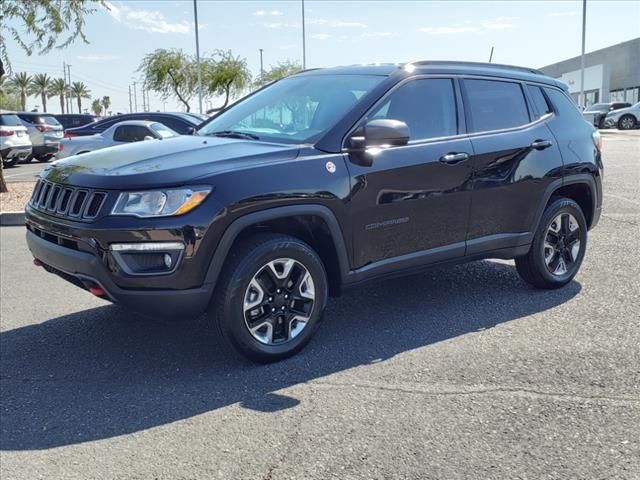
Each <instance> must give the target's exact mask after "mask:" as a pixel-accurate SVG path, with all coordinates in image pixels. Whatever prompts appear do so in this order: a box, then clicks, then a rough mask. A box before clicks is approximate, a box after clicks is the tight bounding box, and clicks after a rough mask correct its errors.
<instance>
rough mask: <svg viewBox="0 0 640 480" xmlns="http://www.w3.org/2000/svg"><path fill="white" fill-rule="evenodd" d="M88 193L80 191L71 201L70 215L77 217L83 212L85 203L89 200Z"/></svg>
mask: <svg viewBox="0 0 640 480" xmlns="http://www.w3.org/2000/svg"><path fill="white" fill-rule="evenodd" d="M87 195H88V192H87V191H86V190H78V191H77V192H76V195H75V196H74V197H73V200H71V208H70V209H69V215H71V216H72V217H77V216H79V215H80V213H81V212H82V209H83V207H84V202H85V201H86V200H87Z"/></svg>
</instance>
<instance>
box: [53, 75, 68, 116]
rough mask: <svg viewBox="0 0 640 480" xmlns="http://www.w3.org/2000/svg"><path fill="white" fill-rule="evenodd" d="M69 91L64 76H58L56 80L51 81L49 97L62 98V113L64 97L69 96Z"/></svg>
mask: <svg viewBox="0 0 640 480" xmlns="http://www.w3.org/2000/svg"><path fill="white" fill-rule="evenodd" d="M68 91H69V88H68V87H67V84H66V82H65V81H64V80H63V79H62V78H56V79H55V80H52V81H51V85H50V86H49V97H59V98H60V112H61V113H64V99H65V98H66V97H67V93H68Z"/></svg>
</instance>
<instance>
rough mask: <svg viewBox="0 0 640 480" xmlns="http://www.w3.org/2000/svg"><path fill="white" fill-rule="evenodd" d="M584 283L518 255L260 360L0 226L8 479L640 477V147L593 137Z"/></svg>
mask: <svg viewBox="0 0 640 480" xmlns="http://www.w3.org/2000/svg"><path fill="white" fill-rule="evenodd" d="M604 137H605V139H604V155H605V165H606V172H605V208H604V213H603V216H602V219H601V220H600V224H599V226H598V227H597V228H596V229H595V230H594V231H592V232H591V235H590V237H589V246H588V251H587V257H586V259H585V263H584V265H583V267H582V270H581V272H580V273H579V274H578V276H577V277H576V279H575V281H573V282H572V283H571V284H569V285H568V286H567V287H565V288H564V289H561V290H556V291H536V290H532V289H530V288H528V287H527V286H526V285H525V284H524V283H523V282H522V281H521V280H520V279H519V277H518V276H517V274H516V272H515V269H514V268H513V266H512V263H511V262H492V261H484V262H475V263H472V264H469V265H462V266H456V267H448V268H439V269H434V270H431V271H429V272H428V273H426V274H422V275H416V276H412V277H408V278H403V279H396V280H391V281H385V282H382V283H376V284H370V285H367V286H364V287H362V288H359V289H357V290H353V291H350V292H349V293H347V294H345V295H344V296H343V297H341V298H339V299H334V300H333V301H331V302H330V304H329V307H328V311H327V314H326V316H325V321H324V325H323V326H322V328H321V330H320V332H319V333H318V335H317V336H316V338H315V339H314V341H312V343H311V344H310V345H309V347H308V348H307V349H306V350H304V351H303V352H302V353H301V354H299V355H298V356H296V357H294V358H292V359H289V360H286V361H284V362H280V363H277V364H272V365H266V366H256V365H252V364H249V363H247V362H245V361H243V360H241V359H238V358H236V357H234V356H232V354H231V352H230V351H229V350H228V349H227V347H226V346H225V345H224V344H223V343H222V341H221V339H219V338H218V337H217V335H216V332H215V329H213V328H211V327H210V326H209V325H208V324H207V322H206V321H204V320H203V319H200V320H198V321H188V320H186V319H175V321H172V322H162V323H161V322H154V321H150V320H147V319H145V318H142V317H138V316H136V315H134V314H131V313H129V312H127V311H126V310H124V309H122V308H120V307H117V306H114V305H110V304H108V303H106V302H104V301H101V300H98V299H95V298H93V297H91V296H90V295H89V294H88V293H85V292H83V291H80V290H79V289H77V288H76V287H73V286H71V285H69V284H67V283H65V282H64V281H63V280H60V279H58V278H56V277H54V276H51V275H48V274H46V273H45V272H44V271H42V270H41V269H37V268H35V267H33V266H32V265H31V256H30V255H29V253H28V251H27V248H26V245H25V242H24V240H23V229H22V228H19V227H2V228H1V229H0V242H1V250H0V255H1V262H0V263H1V270H0V274H1V275H0V284H1V286H0V288H1V290H0V293H1V299H2V300H1V306H0V316H1V325H0V327H1V329H0V360H1V363H0V370H1V372H0V373H1V390H0V392H1V393H0V407H1V408H0V420H1V422H0V460H1V461H0V477H1V478H2V479H34V478H65V479H66V478H68V479H72V478H82V479H86V478H100V479H111V478H114V479H115V478H118V479H125V478H126V479H132V478H140V479H143V478H144V479H147V478H149V479H151V478H154V479H155V478H157V479H195V478H221V479H234V478H247V479H254V478H255V479H280V478H318V479H326V478H339V479H352V478H372V479H373V478H375V479H388V478H421V479H426V478H448V479H452V478H478V479H480V478H482V479H485V478H495V479H498V478H509V479H514V478H531V479H541V478H562V479H568V478H623V479H638V478H640V435H639V433H638V432H640V347H639V345H640V321H639V320H640V313H639V312H640V242H639V241H638V238H639V234H640V228H639V216H640V215H639V214H640V196H639V193H638V191H639V189H638V187H639V186H640V136H637V135H634V134H633V133H632V134H629V135H626V134H624V135H623V134H609V135H605V136H604Z"/></svg>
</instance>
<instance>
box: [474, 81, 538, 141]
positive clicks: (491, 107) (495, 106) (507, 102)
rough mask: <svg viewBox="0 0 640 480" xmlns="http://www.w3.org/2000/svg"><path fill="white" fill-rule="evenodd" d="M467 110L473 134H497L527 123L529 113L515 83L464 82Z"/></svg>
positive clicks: (518, 85) (521, 93)
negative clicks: (493, 131) (491, 132)
mask: <svg viewBox="0 0 640 480" xmlns="http://www.w3.org/2000/svg"><path fill="white" fill-rule="evenodd" d="M464 84H465V88H466V91H467V108H468V110H469V113H470V114H471V124H472V126H473V131H474V132H486V131H490V130H501V129H503V128H513V127H519V126H521V125H526V124H527V123H529V112H528V110H527V103H526V101H525V99H524V95H523V92H522V87H520V84H519V83H513V82H502V81H497V80H468V79H467V80H465V81H464Z"/></svg>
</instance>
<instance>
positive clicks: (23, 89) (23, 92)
mask: <svg viewBox="0 0 640 480" xmlns="http://www.w3.org/2000/svg"><path fill="white" fill-rule="evenodd" d="M9 86H11V87H13V89H14V90H16V91H17V92H18V93H19V94H20V105H21V106H22V110H23V111H24V110H26V109H27V96H28V95H29V92H30V89H31V76H30V75H29V74H27V72H20V73H16V74H15V75H14V76H13V77H11V80H9Z"/></svg>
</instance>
